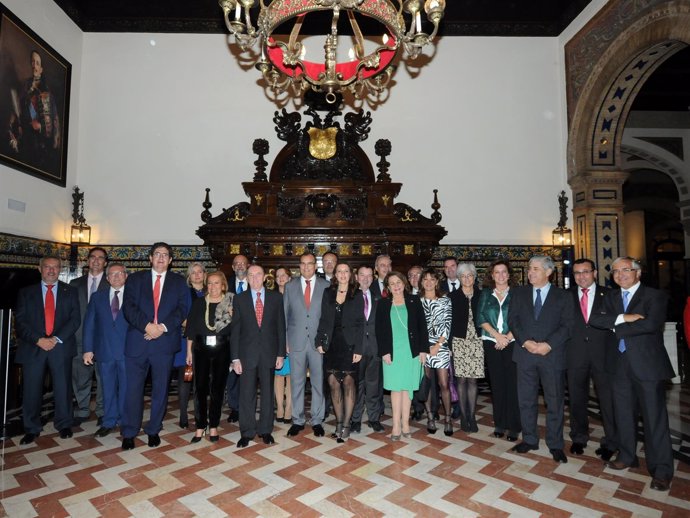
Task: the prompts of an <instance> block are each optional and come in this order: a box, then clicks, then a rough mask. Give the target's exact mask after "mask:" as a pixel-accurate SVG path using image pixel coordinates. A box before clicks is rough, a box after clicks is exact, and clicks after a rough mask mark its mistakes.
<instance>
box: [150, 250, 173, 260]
mask: <svg viewBox="0 0 690 518" xmlns="http://www.w3.org/2000/svg"><path fill="white" fill-rule="evenodd" d="M153 257H155V258H156V259H165V258H166V257H170V254H169V253H167V252H156V253H154V254H153Z"/></svg>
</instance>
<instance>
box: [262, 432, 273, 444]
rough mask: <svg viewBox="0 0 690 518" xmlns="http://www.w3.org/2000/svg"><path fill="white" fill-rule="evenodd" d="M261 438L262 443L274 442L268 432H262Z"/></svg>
mask: <svg viewBox="0 0 690 518" xmlns="http://www.w3.org/2000/svg"><path fill="white" fill-rule="evenodd" d="M261 439H263V441H264V444H275V442H276V441H275V439H274V438H273V436H272V435H271V434H270V433H265V434H262V435H261Z"/></svg>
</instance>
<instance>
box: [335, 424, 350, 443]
mask: <svg viewBox="0 0 690 518" xmlns="http://www.w3.org/2000/svg"><path fill="white" fill-rule="evenodd" d="M349 437H350V427H349V426H343V429H342V431H341V433H340V439H339V440H338V442H345V439H348V438H349Z"/></svg>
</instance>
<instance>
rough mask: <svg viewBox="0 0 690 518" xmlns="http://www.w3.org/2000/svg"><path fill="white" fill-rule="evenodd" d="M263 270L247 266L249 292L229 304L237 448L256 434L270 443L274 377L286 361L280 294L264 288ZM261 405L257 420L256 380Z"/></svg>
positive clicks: (271, 442) (283, 316) (283, 319)
mask: <svg viewBox="0 0 690 518" xmlns="http://www.w3.org/2000/svg"><path fill="white" fill-rule="evenodd" d="M264 277H265V275H264V269H263V268H262V267H261V266H259V265H256V264H254V265H252V266H250V267H249V272H248V275H247V278H248V279H249V288H250V289H249V290H247V291H245V292H243V293H241V294H239V295H237V296H236V297H235V298H234V299H233V301H232V309H233V315H232V324H230V325H231V331H230V354H231V356H232V358H233V360H232V368H233V370H234V371H235V372H236V373H237V374H238V375H240V434H241V438H240V440H239V441H238V442H237V447H238V448H244V447H245V446H247V445H248V444H249V441H251V440H252V439H253V438H254V437H255V436H256V435H257V433H258V434H259V436H260V437H261V439H262V440H263V442H264V443H265V444H273V443H274V442H275V441H274V439H273V435H272V431H273V417H274V408H273V397H271V396H272V395H273V378H274V373H275V370H276V369H281V368H282V367H283V361H284V360H285V313H284V310H283V300H282V298H283V297H282V295H281V294H280V293H278V292H277V291H269V290H266V289H265V288H264ZM257 378H258V380H259V390H260V391H261V403H260V408H259V422H258V423H257V421H256V381H257Z"/></svg>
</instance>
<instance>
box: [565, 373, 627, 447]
mask: <svg viewBox="0 0 690 518" xmlns="http://www.w3.org/2000/svg"><path fill="white" fill-rule="evenodd" d="M590 377H591V379H592V380H594V388H595V389H596V392H597V397H598V399H599V409H600V410H601V421H602V424H603V425H604V437H602V438H601V445H602V446H603V447H604V448H607V449H609V450H611V451H616V450H617V449H618V446H617V444H616V424H615V419H614V413H613V392H612V388H611V380H610V375H609V374H607V373H606V372H604V368H603V365H595V364H593V362H589V365H585V366H582V367H577V368H572V369H568V399H569V402H570V405H569V407H570V440H572V441H573V442H579V443H580V444H587V441H588V440H589V414H588V411H587V406H588V402H589V380H590Z"/></svg>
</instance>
